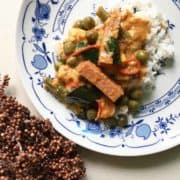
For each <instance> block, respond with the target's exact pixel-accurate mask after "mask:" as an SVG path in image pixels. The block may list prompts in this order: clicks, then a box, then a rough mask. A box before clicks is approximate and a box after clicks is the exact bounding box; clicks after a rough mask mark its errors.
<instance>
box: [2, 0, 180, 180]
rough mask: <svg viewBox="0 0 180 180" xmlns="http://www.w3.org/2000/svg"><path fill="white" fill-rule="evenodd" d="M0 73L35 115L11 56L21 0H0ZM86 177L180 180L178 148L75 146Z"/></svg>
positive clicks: (90, 178) (92, 178)
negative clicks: (127, 154)
mask: <svg viewBox="0 0 180 180" xmlns="http://www.w3.org/2000/svg"><path fill="white" fill-rule="evenodd" d="M0 2H1V5H0V73H3V74H5V73H8V74H9V75H10V76H11V85H10V88H9V92H10V93H11V94H13V95H14V96H16V97H17V99H18V100H19V101H21V102H22V103H23V104H25V105H26V106H28V107H29V108H30V109H31V110H32V112H33V113H34V114H38V113H37V111H36V110H35V108H34V107H33V106H32V104H31V102H30V100H29V99H28V97H27V96H26V93H25V91H24V89H23V87H22V83H21V80H20V78H19V76H20V75H19V73H18V70H17V61H18V59H17V57H16V55H15V30H16V21H17V16H18V12H19V9H20V6H21V3H22V0H0ZM79 151H80V153H81V156H82V157H83V159H84V160H85V163H86V168H87V177H86V180H140V179H142V180H169V179H172V180H180V147H177V148H175V149H172V150H169V151H167V152H163V153H160V154H157V155H153V156H146V157H137V158H120V157H110V156H105V155H101V154H97V153H94V152H90V151H88V150H85V149H83V148H79Z"/></svg>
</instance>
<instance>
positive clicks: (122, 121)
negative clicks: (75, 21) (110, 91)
mask: <svg viewBox="0 0 180 180" xmlns="http://www.w3.org/2000/svg"><path fill="white" fill-rule="evenodd" d="M127 124H128V117H127V115H125V114H121V115H119V116H118V125H119V126H120V127H124V126H126V125H127Z"/></svg>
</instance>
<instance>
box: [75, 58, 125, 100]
mask: <svg viewBox="0 0 180 180" xmlns="http://www.w3.org/2000/svg"><path fill="white" fill-rule="evenodd" d="M77 71H78V72H79V74H80V75H81V76H82V77H84V78H85V79H87V80H88V81H90V82H91V83H92V84H93V85H95V86H96V87H97V88H98V89H99V90H100V91H102V92H103V93H104V95H105V96H107V97H108V98H109V99H110V100H111V101H113V102H116V100H117V99H119V97H121V96H122V95H124V91H123V89H122V87H121V86H120V85H118V84H116V83H115V82H114V81H113V80H111V79H110V78H109V77H108V76H107V75H105V74H104V73H103V72H102V71H101V69H100V68H98V67H97V66H96V65H95V64H93V63H92V62H90V61H85V62H82V63H80V64H79V66H78V67H77Z"/></svg>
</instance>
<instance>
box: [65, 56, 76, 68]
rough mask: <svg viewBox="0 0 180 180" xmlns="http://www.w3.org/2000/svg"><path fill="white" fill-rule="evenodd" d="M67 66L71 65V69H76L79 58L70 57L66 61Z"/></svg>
mask: <svg viewBox="0 0 180 180" xmlns="http://www.w3.org/2000/svg"><path fill="white" fill-rule="evenodd" d="M66 63H67V65H69V66H70V67H75V66H76V65H77V63H78V58H77V57H74V56H72V57H70V58H68V59H67V61H66Z"/></svg>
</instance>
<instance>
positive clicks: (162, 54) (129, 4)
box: [121, 0, 174, 88]
mask: <svg viewBox="0 0 180 180" xmlns="http://www.w3.org/2000/svg"><path fill="white" fill-rule="evenodd" d="M121 7H122V10H123V9H124V10H126V9H129V10H130V11H131V12H134V11H135V10H136V12H135V15H136V16H138V17H140V18H143V19H147V20H149V22H150V24H151V32H150V34H149V35H148V39H147V44H146V47H145V49H146V50H147V51H148V52H149V54H150V59H149V63H148V70H149V71H148V72H149V73H148V76H147V77H146V78H145V79H144V86H145V87H148V88H149V87H151V88H153V87H154V82H155V81H154V79H155V76H156V75H158V74H159V73H160V72H161V71H162V64H166V62H167V61H168V60H172V59H173V56H174V43H173V41H172V39H171V37H170V35H169V31H168V24H167V20H166V18H165V17H164V16H163V15H162V14H161V13H160V12H159V11H158V9H157V8H156V7H155V6H154V5H153V4H152V3H151V1H149V0H125V1H124V2H123V3H122V5H121ZM162 25H163V28H162Z"/></svg>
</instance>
